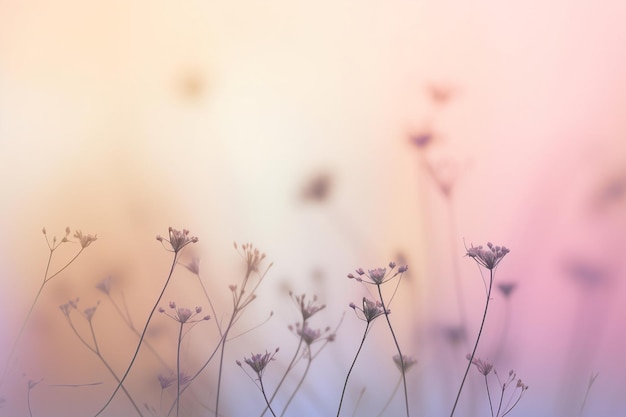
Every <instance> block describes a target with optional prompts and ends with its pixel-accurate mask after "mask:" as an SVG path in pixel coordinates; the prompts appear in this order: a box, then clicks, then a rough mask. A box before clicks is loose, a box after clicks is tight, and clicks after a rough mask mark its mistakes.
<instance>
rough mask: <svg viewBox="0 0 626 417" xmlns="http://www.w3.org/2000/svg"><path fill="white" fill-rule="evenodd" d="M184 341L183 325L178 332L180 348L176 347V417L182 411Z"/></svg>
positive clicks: (181, 324)
mask: <svg viewBox="0 0 626 417" xmlns="http://www.w3.org/2000/svg"><path fill="white" fill-rule="evenodd" d="M182 340H183V323H182V322H181V323H180V329H179V331H178V346H177V347H176V417H178V415H179V411H180V345H181V342H182Z"/></svg>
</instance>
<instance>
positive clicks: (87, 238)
mask: <svg viewBox="0 0 626 417" xmlns="http://www.w3.org/2000/svg"><path fill="white" fill-rule="evenodd" d="M67 231H68V230H67V229H66V232H67ZM74 237H75V238H77V239H78V240H79V241H80V246H81V247H82V248H83V249H84V248H86V247H87V246H89V245H91V243H92V242H95V241H96V240H98V235H84V234H83V232H81V231H80V230H77V231H76V232H74Z"/></svg>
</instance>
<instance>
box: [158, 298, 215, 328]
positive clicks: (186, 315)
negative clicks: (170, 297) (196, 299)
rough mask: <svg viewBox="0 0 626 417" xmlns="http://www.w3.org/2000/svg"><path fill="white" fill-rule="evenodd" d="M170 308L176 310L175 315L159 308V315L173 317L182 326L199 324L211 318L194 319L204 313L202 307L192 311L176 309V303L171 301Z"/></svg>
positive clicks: (181, 308)
mask: <svg viewBox="0 0 626 417" xmlns="http://www.w3.org/2000/svg"><path fill="white" fill-rule="evenodd" d="M169 306H170V308H171V309H172V310H174V314H169V313H167V312H166V311H165V309H164V308H163V307H159V313H164V314H165V315H166V316H168V317H171V318H172V319H173V320H175V321H177V322H179V323H180V324H184V323H197V322H200V321H203V320H209V319H210V318H211V316H204V317H202V318H201V319H194V317H196V316H197V315H198V314H200V313H201V312H202V307H196V308H195V309H194V310H193V311H192V310H191V309H190V308H185V307H176V303H175V302H173V301H170V304H169Z"/></svg>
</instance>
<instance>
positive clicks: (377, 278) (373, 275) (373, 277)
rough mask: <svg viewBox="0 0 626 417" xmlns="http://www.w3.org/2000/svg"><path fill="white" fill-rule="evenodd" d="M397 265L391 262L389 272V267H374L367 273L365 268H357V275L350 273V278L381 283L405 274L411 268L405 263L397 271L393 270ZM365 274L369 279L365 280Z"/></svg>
mask: <svg viewBox="0 0 626 417" xmlns="http://www.w3.org/2000/svg"><path fill="white" fill-rule="evenodd" d="M395 267H396V263H395V262H393V261H392V262H389V272H387V268H374V269H368V271H367V273H366V272H365V271H363V268H358V269H356V270H355V272H356V273H357V275H356V276H355V275H354V274H348V278H350V279H355V280H357V281H358V282H365V283H366V284H374V285H381V284H383V283H385V282H387V281H389V280H391V279H393V278H395V277H396V275H399V274H403V273H404V272H406V271H407V270H408V269H409V267H408V266H406V265H403V266H400V267H399V268H398V269H397V270H396V271H395V272H393V271H394V269H395ZM363 276H365V278H367V279H368V280H367V281H365V280H363V278H362V277H363Z"/></svg>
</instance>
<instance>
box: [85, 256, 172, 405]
mask: <svg viewBox="0 0 626 417" xmlns="http://www.w3.org/2000/svg"><path fill="white" fill-rule="evenodd" d="M177 257H178V252H174V259H173V260H172V266H171V267H170V273H169V274H168V275H167V280H166V281H165V285H163V289H162V290H161V293H160V294H159V298H157V300H156V302H155V303H154V306H153V307H152V311H150V315H149V316H148V320H147V321H146V324H145V326H144V327H143V331H142V332H141V337H139V343H138V344H137V348H136V349H135V353H134V354H133V357H132V359H131V360H130V363H129V364H128V367H127V368H126V372H124V375H123V376H122V378H121V379H120V382H119V383H118V384H117V387H115V390H114V391H113V393H112V394H111V396H110V397H109V399H108V400H107V402H106V403H105V404H104V405H103V406H102V408H100V410H99V411H98V412H97V413H96V414H95V415H94V417H98V416H99V415H100V414H102V412H103V411H104V410H105V409H106V408H107V407H108V406H109V404H111V401H113V398H115V395H116V394H117V392H118V391H119V390H120V388H121V386H122V384H123V383H124V381H125V380H126V377H127V376H128V374H129V373H130V370H131V368H132V367H133V364H134V363H135V360H136V359H137V356H138V355H139V350H140V349H141V345H142V343H143V339H144V337H145V336H146V332H147V331H148V326H149V325H150V320H152V316H153V315H154V312H155V311H156V309H157V307H158V306H159V303H160V302H161V298H163V294H164V293H165V289H166V288H167V284H169V282H170V279H171V278H172V274H173V273H174V268H175V267H176V259H177Z"/></svg>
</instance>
